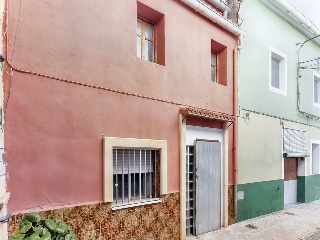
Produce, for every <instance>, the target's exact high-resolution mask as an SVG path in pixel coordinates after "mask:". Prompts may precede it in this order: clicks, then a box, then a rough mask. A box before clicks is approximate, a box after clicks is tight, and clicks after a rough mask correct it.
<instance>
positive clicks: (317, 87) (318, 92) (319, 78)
mask: <svg viewBox="0 0 320 240" xmlns="http://www.w3.org/2000/svg"><path fill="white" fill-rule="evenodd" d="M313 106H316V107H319V108H320V74H319V73H316V72H313Z"/></svg>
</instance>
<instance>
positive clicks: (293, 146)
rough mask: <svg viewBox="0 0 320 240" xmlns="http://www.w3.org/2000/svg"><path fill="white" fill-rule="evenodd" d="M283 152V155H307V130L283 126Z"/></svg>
mask: <svg viewBox="0 0 320 240" xmlns="http://www.w3.org/2000/svg"><path fill="white" fill-rule="evenodd" d="M283 153H284V155H285V157H307V156H309V154H308V153H307V131H305V130H299V129H292V128H286V127H284V128H283Z"/></svg>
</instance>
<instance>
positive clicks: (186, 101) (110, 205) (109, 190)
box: [3, 0, 239, 239]
mask: <svg viewBox="0 0 320 240" xmlns="http://www.w3.org/2000/svg"><path fill="white" fill-rule="evenodd" d="M205 4H206V5H205V6H206V7H207V8H208V9H211V10H210V11H213V12H216V13H217V14H218V15H219V16H218V17H219V19H220V20H221V19H222V20H224V21H226V22H228V23H229V24H233V25H234V27H235V28H237V26H236V23H232V22H231V20H228V19H227V18H226V17H222V11H220V10H219V9H218V8H216V7H215V6H214V5H212V3H209V2H207V3H205ZM6 14H7V22H6V24H4V25H5V26H4V31H6V37H5V38H4V40H3V42H4V46H5V47H4V49H5V50H4V51H5V53H6V56H5V58H6V61H7V62H6V63H5V66H4V71H6V72H8V73H9V74H4V77H3V81H4V99H5V100H4V105H5V106H6V108H5V127H4V149H5V158H6V164H7V169H6V172H7V191H8V192H10V193H11V197H10V200H9V203H8V211H11V212H13V217H12V219H11V221H10V224H9V234H14V233H15V232H17V230H18V223H19V220H20V219H21V217H22V216H23V214H25V213H28V212H40V213H41V214H42V215H43V216H45V215H46V214H47V213H48V211H50V212H51V213H54V214H56V215H58V216H60V217H61V218H63V219H64V220H65V221H66V222H67V223H68V224H70V225H71V226H72V227H73V229H74V230H75V232H76V234H78V235H79V237H80V238H81V239H113V238H114V236H118V237H119V236H120V238H122V239H130V237H135V236H136V237H139V236H140V237H142V236H147V237H149V239H169V238H171V239H179V238H181V239H183V238H185V235H186V233H188V232H187V231H188V226H189V225H190V222H189V223H188V221H187V220H188V216H186V211H187V210H188V206H187V205H188V204H190V203H191V202H190V201H189V202H188V197H187V196H186V192H187V193H189V194H191V190H192V189H194V191H196V186H195V185H194V187H192V186H191V185H192V184H191V185H190V183H191V181H189V182H188V179H186V174H187V176H189V177H190V178H193V177H192V175H191V173H190V172H188V170H187V169H186V167H187V166H189V165H186V164H187V163H188V159H189V160H190V159H191V158H190V156H191V155H190V154H188V153H187V152H186V151H187V150H188V149H189V150H190V151H191V150H192V146H193V145H194V148H196V146H197V144H199V149H200V145H201V144H202V145H203V144H208V146H209V148H211V147H213V148H214V146H213V145H212V146H211V145H210V143H216V145H217V149H218V150H216V151H218V155H219V156H218V155H217V159H218V160H217V161H219V162H220V163H219V164H220V165H221V171H220V170H219V172H218V175H216V177H218V178H219V179H220V180H219V181H220V182H221V184H220V187H219V188H218V189H217V190H216V191H217V192H219V194H221V196H222V197H221V199H220V205H218V208H219V209H220V210H219V211H220V220H221V221H220V223H219V224H220V227H221V226H222V225H224V222H228V219H229V222H230V219H231V220H232V218H233V217H234V211H233V210H232V209H233V207H234V204H233V185H234V182H235V181H236V179H235V178H234V177H235V176H236V174H234V173H235V170H236V168H235V167H234V163H235V157H236V154H235V145H234V144H235V142H236V141H235V128H236V65H235V64H236V58H237V44H238V37H239V36H237V35H236V34H235V33H232V32H231V31H230V30H228V29H224V28H222V27H221V26H220V25H219V24H218V23H215V22H213V21H211V20H210V19H209V18H208V17H206V16H204V15H202V14H199V13H197V12H196V11H195V10H194V9H192V7H190V5H189V6H188V4H185V3H184V2H183V1H178V0H164V1H156V0H141V1H139V2H137V1H132V0H125V1H100V0H97V1H81V2H79V1H28V2H25V1H8V2H7V7H6ZM219 19H218V20H219ZM220 20H219V21H220ZM212 61H214V63H213V62H212ZM210 63H211V64H210ZM213 75H214V76H215V78H212V76H213ZM199 139H202V140H203V141H200V140H199ZM190 142H191V143H190ZM190 146H191V148H190ZM213 148H212V149H213ZM195 150H196V149H195ZM136 152H138V153H139V154H140V155H139V154H138V155H137V154H136ZM131 153H132V154H133V155H132V156H134V159H135V161H136V162H137V164H138V165H135V166H133V165H132V164H133V163H132V161H133V160H132V159H133V157H132V158H131V160H130V156H131V155H130V154H131ZM197 153H199V154H200V150H199V151H198V150H197ZM120 156H121V158H122V159H120ZM202 157H204V156H203V155H201V156H198V157H197V159H198V160H199V159H201V158H202ZM144 158H145V159H144ZM209 158H210V156H209ZM186 159H187V162H186ZM148 164H149V165H148ZM199 164H200V163H199ZM220 165H219V166H220ZM132 166H133V167H132ZM137 166H139V167H137ZM158 167H159V168H158ZM147 168H148V170H147ZM190 169H191V168H190ZM194 170H196V169H194ZM188 173H189V175H188ZM136 178H137V179H136ZM225 185H226V186H228V185H229V188H228V187H227V188H224V187H223V186H225ZM191 188H192V189H191ZM149 189H150V190H149ZM188 191H189V192H188ZM199 192H200V190H199ZM136 199H138V200H137V201H136ZM189 200H190V199H189ZM198 201H200V200H198ZM228 202H229V207H228ZM230 202H231V204H230ZM186 204H187V205H186ZM192 204H196V203H192ZM228 209H229V210H228ZM164 213H166V214H164ZM187 214H188V213H187ZM192 214H193V216H194V214H196V213H192ZM199 214H200V213H199ZM146 216H147V217H146ZM199 216H200V215H199ZM128 219H130V221H129V222H128ZM84 222H86V225H87V226H89V227H88V228H84V226H83V225H81V224H83V223H84ZM231 222H232V221H231ZM188 224H189V225H188ZM195 224H196V223H195ZM219 224H218V225H219ZM189 230H190V226H189ZM192 231H193V232H192V234H196V233H197V232H195V231H197V230H192ZM198 233H199V232H198ZM146 234H149V235H146ZM189 234H190V233H189Z"/></svg>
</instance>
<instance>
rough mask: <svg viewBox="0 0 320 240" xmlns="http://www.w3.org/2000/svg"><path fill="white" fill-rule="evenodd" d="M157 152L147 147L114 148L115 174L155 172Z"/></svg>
mask: <svg viewBox="0 0 320 240" xmlns="http://www.w3.org/2000/svg"><path fill="white" fill-rule="evenodd" d="M155 152H156V151H155V150H147V149H113V174H129V173H139V172H140V173H148V172H153V159H154V158H155V156H154V155H155ZM129 166H130V167H129ZM140 169H141V170H140Z"/></svg>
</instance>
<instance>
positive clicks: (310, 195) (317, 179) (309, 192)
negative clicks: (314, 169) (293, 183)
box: [298, 174, 320, 203]
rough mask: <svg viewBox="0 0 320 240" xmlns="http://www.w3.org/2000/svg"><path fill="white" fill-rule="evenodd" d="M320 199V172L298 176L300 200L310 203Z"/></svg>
mask: <svg viewBox="0 0 320 240" xmlns="http://www.w3.org/2000/svg"><path fill="white" fill-rule="evenodd" d="M319 199H320V174H316V175H310V176H298V202H303V203H308V202H312V201H315V200H319Z"/></svg>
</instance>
